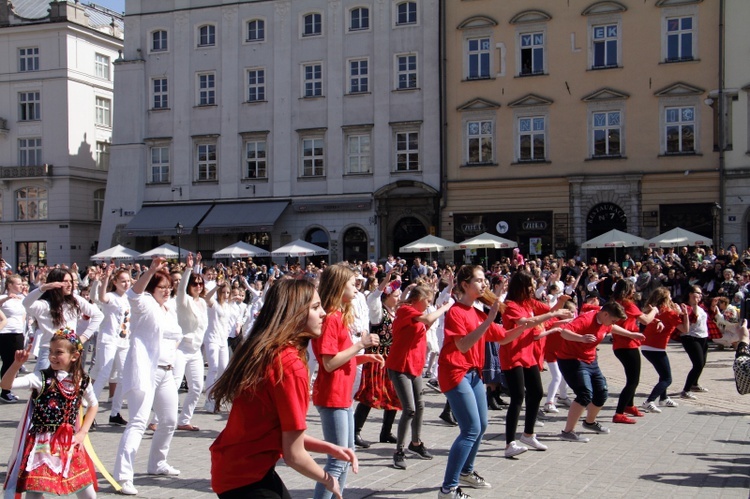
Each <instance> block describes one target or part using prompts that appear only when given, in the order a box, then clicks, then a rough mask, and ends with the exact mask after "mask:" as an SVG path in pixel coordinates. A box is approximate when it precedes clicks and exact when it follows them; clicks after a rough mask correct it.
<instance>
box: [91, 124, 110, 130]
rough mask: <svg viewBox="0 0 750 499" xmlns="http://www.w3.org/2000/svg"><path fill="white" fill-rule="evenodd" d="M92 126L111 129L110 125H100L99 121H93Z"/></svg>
mask: <svg viewBox="0 0 750 499" xmlns="http://www.w3.org/2000/svg"><path fill="white" fill-rule="evenodd" d="M94 126H95V127H96V128H101V129H102V130H112V125H102V124H101V123H95V124H94Z"/></svg>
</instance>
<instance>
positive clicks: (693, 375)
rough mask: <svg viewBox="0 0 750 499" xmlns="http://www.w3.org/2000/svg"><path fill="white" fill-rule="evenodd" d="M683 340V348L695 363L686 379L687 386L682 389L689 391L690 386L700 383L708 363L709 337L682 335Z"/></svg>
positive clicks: (681, 339)
mask: <svg viewBox="0 0 750 499" xmlns="http://www.w3.org/2000/svg"><path fill="white" fill-rule="evenodd" d="M680 341H681V342H682V348H684V349H685V352H686V353H687V354H688V357H690V362H692V363H693V368H692V369H691V370H690V372H689V373H688V375H687V378H686V379H685V386H684V387H683V389H682V391H684V392H689V391H690V388H692V387H693V386H695V385H697V384H698V380H699V379H700V377H701V374H702V373H703V367H704V366H705V365H706V357H707V354H708V338H696V337H695V336H687V335H684V336H680Z"/></svg>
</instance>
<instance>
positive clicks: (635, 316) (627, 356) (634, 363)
mask: <svg viewBox="0 0 750 499" xmlns="http://www.w3.org/2000/svg"><path fill="white" fill-rule="evenodd" d="M634 296H635V284H633V281H631V280H629V279H620V280H619V281H617V283H616V284H615V290H614V291H613V293H612V299H613V300H614V301H616V302H617V303H619V304H620V305H622V308H624V309H625V314H626V315H627V318H626V319H623V320H621V321H618V322H617V323H616V325H618V326H620V327H621V328H623V329H625V330H626V331H630V332H631V333H640V329H639V326H638V323H641V324H644V325H648V324H650V323H651V321H653V320H654V317H656V309H655V308H654V309H651V310H650V311H649V312H648V313H647V314H644V313H643V312H641V309H639V308H638V306H637V305H636V304H635V302H634V301H633V298H634ZM640 345H641V342H640V340H638V339H636V338H633V337H631V336H623V335H620V334H616V333H615V334H613V335H612V348H613V349H614V351H615V357H617V360H619V361H620V363H621V364H622V367H623V368H624V369H625V386H624V387H623V389H622V391H621V392H620V398H619V400H618V401H617V409H616V410H615V415H614V417H613V418H612V422H613V423H625V424H635V419H632V418H629V417H628V416H626V413H627V414H630V415H632V416H637V417H641V416H643V413H642V412H641V411H639V410H638V408H637V407H636V406H635V403H634V397H635V390H636V388H638V382H639V381H640V377H641V352H640V350H639V349H638V347H639V346H640Z"/></svg>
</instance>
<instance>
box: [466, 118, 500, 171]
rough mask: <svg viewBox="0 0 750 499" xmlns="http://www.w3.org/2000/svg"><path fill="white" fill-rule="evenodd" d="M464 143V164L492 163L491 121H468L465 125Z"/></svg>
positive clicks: (492, 137) (492, 138)
mask: <svg viewBox="0 0 750 499" xmlns="http://www.w3.org/2000/svg"><path fill="white" fill-rule="evenodd" d="M466 141H467V144H466V152H467V158H466V164H470V165H471V164H483V163H485V164H487V163H492V161H493V152H494V151H493V149H494V147H493V143H494V133H493V126H492V121H489V120H483V121H469V122H468V123H467V124H466Z"/></svg>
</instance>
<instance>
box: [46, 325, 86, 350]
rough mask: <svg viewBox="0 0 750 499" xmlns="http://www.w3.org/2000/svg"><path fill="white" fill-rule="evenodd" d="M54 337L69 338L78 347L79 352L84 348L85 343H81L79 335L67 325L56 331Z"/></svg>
mask: <svg viewBox="0 0 750 499" xmlns="http://www.w3.org/2000/svg"><path fill="white" fill-rule="evenodd" d="M52 339H61V340H68V341H69V342H71V343H72V344H73V346H75V347H76V350H78V351H79V352H80V351H82V350H83V343H81V340H80V338H78V335H77V334H76V332H75V331H74V330H73V329H70V328H69V327H67V326H66V327H63V328H60V329H58V330H57V331H55V334H54V335H53V337H52Z"/></svg>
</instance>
